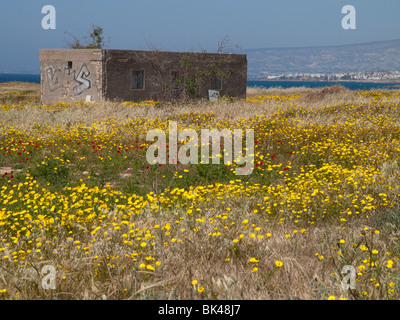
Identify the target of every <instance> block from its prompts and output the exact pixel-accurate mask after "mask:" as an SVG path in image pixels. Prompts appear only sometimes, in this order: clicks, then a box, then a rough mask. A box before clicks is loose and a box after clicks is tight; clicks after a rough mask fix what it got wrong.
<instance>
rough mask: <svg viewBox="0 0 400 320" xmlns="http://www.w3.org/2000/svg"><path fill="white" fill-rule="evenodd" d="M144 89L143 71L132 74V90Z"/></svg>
mask: <svg viewBox="0 0 400 320" xmlns="http://www.w3.org/2000/svg"><path fill="white" fill-rule="evenodd" d="M143 88H144V71H133V72H132V89H143Z"/></svg>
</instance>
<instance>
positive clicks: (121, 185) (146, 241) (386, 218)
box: [0, 87, 400, 300]
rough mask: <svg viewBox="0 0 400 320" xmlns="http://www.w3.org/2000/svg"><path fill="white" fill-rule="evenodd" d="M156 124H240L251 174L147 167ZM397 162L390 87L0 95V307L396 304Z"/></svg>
mask: <svg viewBox="0 0 400 320" xmlns="http://www.w3.org/2000/svg"><path fill="white" fill-rule="evenodd" d="M169 120H173V121H176V122H177V123H178V127H179V129H184V128H191V129H195V130H196V131H200V129H207V128H216V129H220V130H222V129H224V128H229V129H232V130H233V129H235V128H242V129H254V137H255V155H254V171H253V172H252V174H251V175H248V176H236V175H235V173H234V169H235V166H236V164H232V165H225V164H223V161H221V164H220V165H211V164H210V165H202V164H198V165H183V164H179V163H178V164H177V165H171V164H166V165H158V164H157V165H152V164H148V163H147V161H146V151H147V148H148V147H149V145H150V143H151V142H149V141H146V133H147V132H148V131H149V130H150V129H153V128H159V129H162V130H168V121H169ZM184 143H185V141H180V142H178V144H180V145H182V144H184ZM399 157H400V93H398V92H397V91H390V92H389V91H348V90H346V89H344V88H342V87H332V88H324V89H307V88H298V89H286V90H284V89H268V90H267V89H257V88H248V98H247V99H246V100H237V99H233V98H223V99H220V100H219V101H217V102H211V101H194V102H177V103H165V102H160V101H137V102H110V101H102V102H98V103H85V102H78V103H74V104H68V103H58V104H55V105H41V104H40V102H39V97H38V95H37V94H36V93H32V92H31V91H29V90H28V91H12V90H8V91H3V92H2V91H1V90H0V230H1V233H0V299H17V300H18V299H217V300H224V299H337V300H338V299H398V298H399V297H400V272H399V270H398V267H399V266H398V264H399V261H398V260H399V257H400V246H399V240H398V237H399V235H400V215H399V213H400V209H399V208H400V206H399V202H398V199H399V196H400V190H399V183H398V182H399V176H400V168H399V161H400V158H399ZM346 266H347V268H350V269H352V270H354V271H355V279H354V280H355V281H354V286H351V287H349V286H347V287H346V286H345V285H344V284H347V282H348V283H350V281H347V282H346V281H345V280H346V279H347V280H348V279H350V277H349V276H348V275H350V274H348V273H345V272H343V268H344V267H346ZM49 270H50V271H49ZM49 272H50V273H49Z"/></svg>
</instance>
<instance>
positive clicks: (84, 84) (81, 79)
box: [74, 64, 92, 96]
mask: <svg viewBox="0 0 400 320" xmlns="http://www.w3.org/2000/svg"><path fill="white" fill-rule="evenodd" d="M89 76H90V71H89V69H88V67H87V65H86V64H83V65H82V68H81V70H80V71H79V73H78V76H77V77H76V78H75V81H76V82H78V83H79V85H77V86H76V87H74V94H75V95H76V96H78V95H80V94H81V93H82V92H84V91H86V90H89V89H90V88H91V87H92V82H91V81H90V80H89V79H87V77H89Z"/></svg>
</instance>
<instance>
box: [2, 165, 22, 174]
mask: <svg viewBox="0 0 400 320" xmlns="http://www.w3.org/2000/svg"><path fill="white" fill-rule="evenodd" d="M21 171H22V169H13V168H11V167H0V176H2V175H4V174H6V173H7V174H9V173H14V172H21Z"/></svg>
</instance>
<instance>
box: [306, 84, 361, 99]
mask: <svg viewBox="0 0 400 320" xmlns="http://www.w3.org/2000/svg"><path fill="white" fill-rule="evenodd" d="M349 98H350V99H353V98H354V92H353V91H351V90H349V89H347V88H345V87H344V86H342V85H333V86H329V87H323V88H321V89H315V90H310V91H308V92H305V93H304V94H303V97H302V98H301V99H300V100H301V102H303V103H304V102H319V101H325V100H336V101H339V100H348V99H349Z"/></svg>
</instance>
